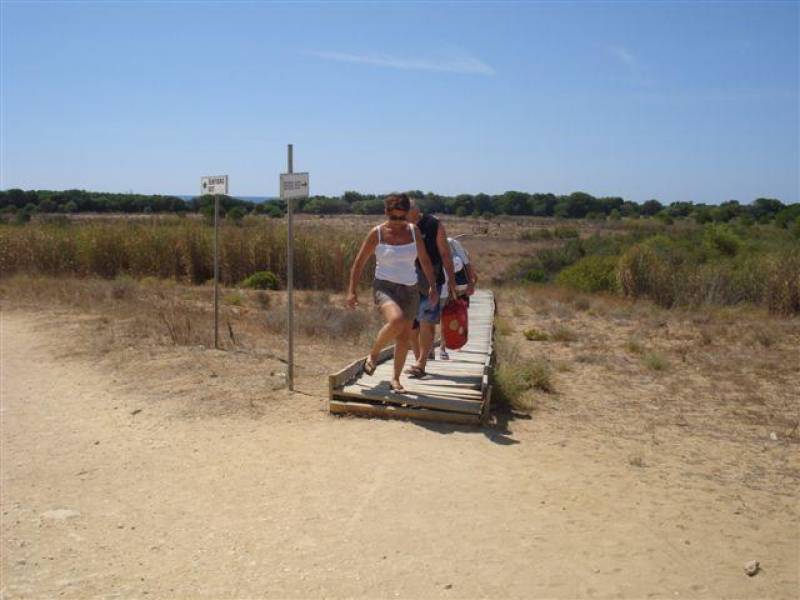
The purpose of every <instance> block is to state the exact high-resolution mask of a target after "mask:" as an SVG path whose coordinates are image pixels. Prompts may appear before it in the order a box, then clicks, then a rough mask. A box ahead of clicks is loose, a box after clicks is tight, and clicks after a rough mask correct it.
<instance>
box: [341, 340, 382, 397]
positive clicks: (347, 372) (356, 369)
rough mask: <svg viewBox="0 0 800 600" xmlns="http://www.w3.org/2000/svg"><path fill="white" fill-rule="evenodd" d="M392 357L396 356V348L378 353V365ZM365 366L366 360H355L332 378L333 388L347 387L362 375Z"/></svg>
mask: <svg viewBox="0 0 800 600" xmlns="http://www.w3.org/2000/svg"><path fill="white" fill-rule="evenodd" d="M392 356H394V346H387V347H386V348H384V349H383V350H381V351H380V352H379V353H378V363H379V364H380V363H382V362H384V361H385V360H387V359H389V358H391V357H392ZM363 364H364V358H363V357H362V358H359V359H358V360H354V361H353V362H351V363H350V364H349V365H347V366H346V367H344V368H343V369H341V370H339V371H337V372H336V373H334V374H333V375H331V376H330V377H332V378H333V384H332V385H333V388H337V387H341V386H343V385H345V384H346V383H347V382H348V381H352V380H353V379H355V378H356V377H358V376H359V374H361V373H362V370H363ZM330 385H331V384H330V383H329V387H330Z"/></svg>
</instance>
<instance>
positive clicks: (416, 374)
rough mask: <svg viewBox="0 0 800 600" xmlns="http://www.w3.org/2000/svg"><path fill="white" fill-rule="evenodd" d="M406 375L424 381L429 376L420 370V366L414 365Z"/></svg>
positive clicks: (408, 369)
mask: <svg viewBox="0 0 800 600" xmlns="http://www.w3.org/2000/svg"><path fill="white" fill-rule="evenodd" d="M405 373H406V375H408V376H409V377H411V378H413V379H422V378H423V377H425V376H426V375H427V373H426V372H425V371H423V370H422V369H420V368H419V367H418V366H416V365H414V366H413V367H408V368H407V369H406V371H405Z"/></svg>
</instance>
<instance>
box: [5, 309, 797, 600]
mask: <svg viewBox="0 0 800 600" xmlns="http://www.w3.org/2000/svg"><path fill="white" fill-rule="evenodd" d="M37 325H38V323H37V318H36V317H35V316H33V315H30V314H23V313H18V312H11V313H9V312H6V313H5V314H3V316H2V330H1V331H0V334H1V335H2V380H1V381H0V384H1V385H2V388H1V390H0V391H1V392H2V488H3V491H2V511H3V513H2V537H3V540H2V543H3V552H2V592H1V595H2V597H4V598H51V597H81V598H86V597H122V598H130V597H143V596H147V597H155V598H199V597H207V598H244V597H248V598H252V597H373V598H375V597H392V598H393V597H404V598H421V597H426V598H427V597H446V598H456V597H458V598H464V597H491V598H499V597H525V598H531V597H548V598H556V597H558V598H575V597H625V598H645V597H661V598H665V597H670V598H673V597H686V596H688V597H703V598H708V597H723V596H725V597H733V596H735V597H751V598H756V597H758V598H793V597H797V591H798V571H797V569H798V547H797V542H798V529H797V528H798V521H797V517H796V509H795V507H794V501H795V498H792V496H791V495H790V494H788V493H787V494H785V495H780V494H778V495H776V494H774V493H770V492H767V491H759V490H757V489H751V488H748V487H744V486H738V485H737V486H732V485H729V484H725V483H724V482H720V481H716V480H714V479H712V478H702V477H691V476H689V475H687V476H686V477H683V478H678V477H676V476H675V475H674V474H675V473H676V472H680V471H679V470H676V469H675V468H674V467H675V465H670V464H669V461H668V460H665V461H664V462H663V463H661V464H660V465H659V466H658V467H653V468H646V467H645V468H642V467H636V466H632V465H631V464H630V463H629V456H630V453H629V448H627V447H626V445H625V441H624V440H613V439H608V437H607V436H600V435H595V436H592V435H591V434H590V433H587V432H586V431H581V432H578V433H576V432H574V431H571V430H570V429H569V428H568V427H567V425H566V424H565V423H561V422H559V421H558V419H557V418H556V417H552V418H551V420H550V421H548V420H547V419H545V418H537V419H534V420H530V421H520V420H517V421H513V422H512V423H511V424H510V428H511V430H512V431H508V432H505V433H504V432H502V431H499V430H496V429H495V430H484V431H474V430H470V429H463V430H460V429H457V428H450V427H431V426H428V427H424V426H420V425H415V424H412V423H405V422H383V421H371V420H361V419H342V418H332V417H329V416H327V415H325V414H324V413H323V412H321V411H320V410H319V406H320V403H321V399H319V398H313V397H308V396H303V395H297V396H295V397H294V398H293V399H290V400H286V399H282V398H281V399H277V400H275V401H274V402H275V410H274V411H267V412H266V414H265V415H264V416H259V417H257V418H253V417H205V418H186V417H183V418H181V417H178V416H176V413H175V411H173V410H171V405H170V402H171V400H170V398H152V397H146V396H142V395H137V394H136V393H135V392H131V391H130V387H131V386H130V382H129V385H128V386H127V387H126V388H125V389H124V390H123V389H122V388H121V386H120V384H119V383H118V382H116V381H115V376H114V373H113V372H104V371H103V370H100V369H99V368H98V367H96V366H93V365H91V364H87V363H82V362H79V361H77V360H65V359H59V358H56V357H54V355H53V352H52V349H51V347H50V344H49V342H48V339H47V338H46V337H44V336H43V335H42V334H41V332H40V330H39V329H37ZM143 377H146V374H143ZM288 403H296V404H295V406H298V407H299V408H300V409H301V410H300V412H301V414H302V418H297V419H287V418H286V417H287V415H291V414H292V413H293V405H292V404H288ZM137 411H140V412H137ZM663 452H665V453H666V455H667V456H668V457H669V456H670V453H672V454H674V456H675V458H674V461H679V460H680V454H679V452H677V451H676V450H675V449H674V448H670V447H669V446H667V447H665V448H663ZM687 469H688V471H692V470H693V471H697V470H700V467H697V466H694V467H689V466H687V467H686V469H684V470H687ZM688 471H687V473H688ZM789 490H790V488H789V487H787V492H788V491H789ZM751 558H754V559H757V560H759V561H760V562H761V564H762V566H763V571H762V572H761V573H760V574H759V575H757V576H755V577H752V578H749V577H747V576H746V575H745V574H744V572H743V569H742V566H743V564H744V562H745V561H747V560H749V559H751Z"/></svg>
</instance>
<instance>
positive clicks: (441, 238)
mask: <svg viewBox="0 0 800 600" xmlns="http://www.w3.org/2000/svg"><path fill="white" fill-rule="evenodd" d="M436 246H437V247H438V248H439V256H441V257H442V267H444V270H445V272H446V273H447V287H448V288H450V296H451V297H452V298H457V297H458V292H457V291H456V273H455V269H454V268H453V256H452V255H451V254H450V244H448V243H447V232H445V230H444V224H443V223H442V222H441V221H439V231H438V233H437V234H436Z"/></svg>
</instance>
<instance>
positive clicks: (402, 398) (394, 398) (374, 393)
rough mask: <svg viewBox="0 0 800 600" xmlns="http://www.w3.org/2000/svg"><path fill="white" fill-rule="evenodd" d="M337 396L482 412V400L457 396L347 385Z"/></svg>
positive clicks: (336, 393)
mask: <svg viewBox="0 0 800 600" xmlns="http://www.w3.org/2000/svg"><path fill="white" fill-rule="evenodd" d="M334 395H335V396H350V397H352V398H368V399H370V400H378V401H381V402H388V403H390V404H407V405H409V406H420V407H422V408H435V409H436V410H451V411H454V412H462V413H472V414H480V412H481V404H482V402H480V401H477V400H461V399H457V398H434V397H432V396H426V395H423V394H402V395H401V394H392V393H390V392H389V391H386V392H381V391H380V390H363V389H360V388H358V387H356V386H349V385H347V386H345V387H344V388H342V389H341V390H336V391H335V392H334Z"/></svg>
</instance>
